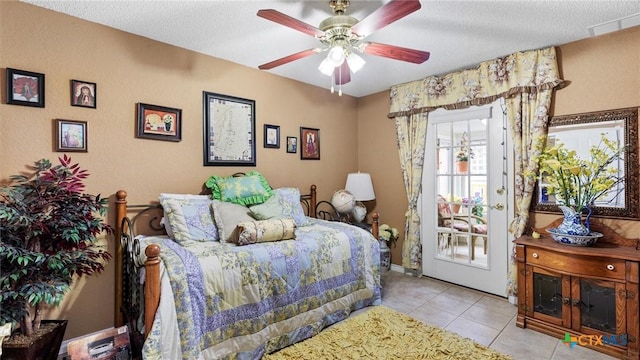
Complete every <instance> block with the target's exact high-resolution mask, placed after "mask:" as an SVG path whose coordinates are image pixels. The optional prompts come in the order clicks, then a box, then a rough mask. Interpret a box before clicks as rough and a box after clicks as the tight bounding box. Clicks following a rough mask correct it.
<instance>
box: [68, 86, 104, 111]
mask: <svg viewBox="0 0 640 360" xmlns="http://www.w3.org/2000/svg"><path fill="white" fill-rule="evenodd" d="M96 92H97V85H96V83H92V82H88V81H81V80H71V106H80V107H87V108H92V109H95V108H96V100H97V97H98V95H97V93H96Z"/></svg>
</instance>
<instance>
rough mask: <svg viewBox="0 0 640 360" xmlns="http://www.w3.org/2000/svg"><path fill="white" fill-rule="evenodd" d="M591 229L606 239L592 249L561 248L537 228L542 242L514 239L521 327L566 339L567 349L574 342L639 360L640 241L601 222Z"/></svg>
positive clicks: (524, 238) (560, 245)
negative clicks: (639, 284) (639, 243)
mask: <svg viewBox="0 0 640 360" xmlns="http://www.w3.org/2000/svg"><path fill="white" fill-rule="evenodd" d="M560 220H561V219H560ZM560 220H559V221H560ZM559 221H556V222H554V223H552V224H549V225H548V226H547V227H545V228H551V227H556V226H557V224H559ZM591 229H592V231H597V232H601V233H603V234H604V236H603V237H602V238H600V239H599V240H598V242H597V243H596V244H595V245H594V246H592V247H575V246H569V245H563V244H560V243H558V242H556V241H554V240H553V239H552V238H551V237H550V236H549V235H548V234H547V233H546V231H544V230H543V229H537V231H538V232H539V233H541V234H542V236H541V237H540V238H539V239H535V238H533V237H531V236H522V237H520V238H518V239H516V240H514V243H515V250H516V260H517V266H518V317H517V322H516V325H517V326H518V327H521V328H524V327H526V328H530V329H533V330H536V331H540V332H543V333H545V334H548V335H551V336H554V337H558V338H561V339H566V340H567V341H566V342H567V346H569V344H570V343H571V342H574V343H575V344H576V345H575V346H586V347H589V348H591V349H594V350H597V351H600V352H603V353H607V354H609V355H612V356H615V357H618V358H622V359H640V350H639V348H640V347H639V344H638V343H639V335H640V325H639V322H638V319H639V315H638V312H639V311H640V307H639V300H638V298H639V294H638V290H639V287H638V281H639V276H640V275H639V273H638V270H639V264H640V250H638V242H639V241H640V240H639V239H627V238H624V237H621V236H620V235H618V234H616V233H615V232H614V231H613V230H611V229H610V228H608V227H605V226H604V225H602V224H600V223H597V222H594V223H593V224H592V225H591ZM567 334H568V335H567Z"/></svg>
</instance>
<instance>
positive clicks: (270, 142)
mask: <svg viewBox="0 0 640 360" xmlns="http://www.w3.org/2000/svg"><path fill="white" fill-rule="evenodd" d="M264 147H266V148H272V149H280V126H276V125H267V124H265V125H264Z"/></svg>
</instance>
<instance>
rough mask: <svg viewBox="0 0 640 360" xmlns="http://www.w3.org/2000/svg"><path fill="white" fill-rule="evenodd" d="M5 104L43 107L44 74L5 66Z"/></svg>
mask: <svg viewBox="0 0 640 360" xmlns="http://www.w3.org/2000/svg"><path fill="white" fill-rule="evenodd" d="M7 104H11V105H23V106H33V107H42V108H43V107H44V74H40V73H35V72H31V71H25V70H17V69H10V68H7Z"/></svg>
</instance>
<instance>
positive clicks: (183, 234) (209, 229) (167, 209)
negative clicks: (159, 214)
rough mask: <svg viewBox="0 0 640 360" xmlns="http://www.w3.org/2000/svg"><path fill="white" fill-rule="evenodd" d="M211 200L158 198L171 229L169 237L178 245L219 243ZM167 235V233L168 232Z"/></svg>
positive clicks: (201, 198) (199, 198) (203, 198)
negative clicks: (182, 243)
mask: <svg viewBox="0 0 640 360" xmlns="http://www.w3.org/2000/svg"><path fill="white" fill-rule="evenodd" d="M212 202H213V200H212V199H210V198H208V197H207V196H204V197H196V198H175V197H162V196H161V197H160V204H161V205H162V208H163V210H164V213H165V220H168V224H169V227H170V229H171V237H172V238H173V239H174V240H175V241H176V242H178V243H181V242H184V241H188V240H192V241H219V239H220V237H219V235H218V229H217V228H216V225H215V222H214V220H213V214H212V213H211V203H212ZM168 233H169V232H168Z"/></svg>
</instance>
